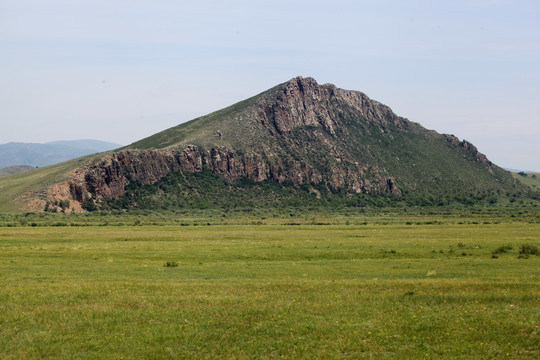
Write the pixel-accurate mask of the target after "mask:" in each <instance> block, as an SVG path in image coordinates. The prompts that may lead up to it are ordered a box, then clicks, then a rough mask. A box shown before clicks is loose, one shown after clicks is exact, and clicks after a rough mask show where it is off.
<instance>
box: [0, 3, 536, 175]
mask: <svg viewBox="0 0 540 360" xmlns="http://www.w3.org/2000/svg"><path fill="white" fill-rule="evenodd" d="M539 18H540V2H539V1H537V0H530V1H527V0H508V1H506V0H468V1H467V0H454V1H435V0H430V1H419V0H418V1H417V0H408V1H402V0H356V1H348V0H334V1H319V0H309V1H304V0H287V1H282V0H272V1H265V0H263V1H253V0H250V1H248V0H230V1H209V0H198V1H196V2H195V1H181V0H180V1H178V0H177V1H173V0H154V1H147V0H145V1H140V0H129V1H127V0H125V1H124V0H107V1H103V0H91V1H89V0H77V1H74V0H47V1H43V0H16V1H15V0H0V79H1V81H0V126H1V127H0V143H7V142H12V141H14V142H39V143H42V142H48V141H54V140H74V139H99V140H104V141H110V142H115V143H119V144H123V145H127V144H129V143H131V142H134V141H136V140H139V139H141V138H144V137H146V136H149V135H152V134H154V133H156V132H158V131H161V130H164V129H167V128H169V127H172V126H175V125H178V124H180V123H182V122H185V121H188V120H191V119H193V118H195V117H198V116H201V115H205V114H208V113H210V112H213V111H215V110H219V109H221V108H223V107H226V106H228V105H232V104H233V103H235V102H238V101H240V100H243V99H245V98H248V97H251V96H253V95H256V94H258V93H260V92H263V91H265V90H267V89H268V88H271V87H273V86H275V85H277V84H280V83H283V82H285V81H288V80H289V79H291V78H293V77H295V76H299V75H300V76H304V77H307V76H311V77H313V78H315V79H316V80H317V82H319V83H320V84H324V83H333V84H335V85H336V86H338V87H340V88H344V89H349V90H359V91H362V92H364V93H366V94H367V95H368V96H369V97H370V98H372V99H375V100H377V101H380V102H382V103H384V104H386V105H388V106H390V107H391V108H392V109H393V110H394V112H395V113H396V114H398V115H400V116H403V117H405V118H408V119H409V120H411V121H415V122H418V123H420V124H422V125H423V126H425V127H426V128H428V129H433V130H436V131H438V132H441V133H448V134H454V135H456V136H457V137H459V138H460V139H467V140H468V141H470V142H472V143H473V144H474V145H476V146H477V148H478V149H479V150H480V151H481V152H482V153H484V154H486V155H487V156H488V158H489V159H490V160H491V161H493V162H494V163H495V164H497V165H499V166H503V167H507V168H513V169H520V170H533V171H540V116H539V114H540V21H538V19H539Z"/></svg>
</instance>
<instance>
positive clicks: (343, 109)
mask: <svg viewBox="0 0 540 360" xmlns="http://www.w3.org/2000/svg"><path fill="white" fill-rule="evenodd" d="M197 173H200V174H206V175H208V176H210V177H214V178H219V179H221V180H220V181H225V183H224V184H226V188H227V189H229V190H228V191H230V189H231V188H234V187H241V186H246V184H250V186H257V184H261V185H262V184H267V183H272V184H279V185H280V186H289V187H292V188H296V189H299V188H303V189H306V193H308V194H313V195H314V196H316V197H320V193H321V191H323V192H328V193H329V194H341V195H343V196H345V197H348V198H350V197H351V196H354V195H355V194H370V195H374V196H385V197H388V196H390V197H398V198H406V197H415V198H418V197H422V198H429V199H431V200H430V201H432V200H433V199H446V200H445V201H450V200H452V199H459V198H464V197H470V196H472V197H476V198H478V199H480V198H487V197H489V196H497V194H502V193H503V192H505V193H508V192H517V191H520V190H521V188H520V185H519V184H518V183H517V182H516V181H515V180H514V179H513V178H512V176H511V175H510V174H509V173H508V172H507V171H505V170H503V169H501V168H499V167H498V166H496V165H494V164H492V163H491V162H490V161H489V160H488V159H487V158H486V156H485V155H483V154H481V153H480V152H478V150H477V149H476V148H475V147H474V146H473V145H472V144H470V143H469V142H467V141H465V140H463V141H460V140H459V139H458V138H456V137H455V136H453V135H443V134H438V133H437V132H435V131H432V130H427V129H425V128H424V127H422V126H421V125H419V124H417V123H414V122H411V121H409V120H407V119H405V118H403V117H400V116H397V115H396V114H394V112H393V111H392V110H391V109H390V108H389V107H387V106H385V105H383V104H381V103H379V102H377V101H374V100H371V99H370V98H369V97H368V96H366V95H365V94H363V93H361V92H358V91H350V90H343V89H339V88H337V87H336V86H334V85H331V84H325V85H319V84H318V83H317V82H316V81H315V80H314V79H313V78H302V77H297V78H294V79H292V80H290V81H288V82H286V83H283V84H280V85H278V86H276V87H274V88H272V89H270V90H267V91H265V92H263V93H261V94H259V95H257V96H254V97H252V98H250V99H247V100H244V101H242V102H239V103H237V104H235V105H232V106H230V107H228V108H225V109H223V110H220V111H216V112H214V113H211V114H209V115H206V116H203V117H200V118H197V119H194V120H191V121H189V122H186V123H183V124H180V125H178V126H175V127H173V128H170V129H167V130H165V131H162V132H160V133H157V134H155V135H152V136H150V137H147V138H145V139H142V140H140V141H137V142H135V143H133V144H131V145H129V146H127V147H125V148H123V149H120V150H118V151H115V152H112V153H107V154H104V155H103V156H100V157H98V158H94V159H92V160H90V161H88V162H87V163H85V164H84V165H83V166H79V167H76V168H75V169H73V170H72V171H71V172H70V173H69V176H68V180H67V181H64V182H60V183H58V184H56V185H54V186H52V187H49V188H48V189H47V190H46V191H45V192H43V193H41V194H39V198H40V200H41V202H45V201H53V200H54V199H58V198H63V199H64V200H70V201H71V202H72V203H73V204H74V208H79V204H86V207H88V206H90V207H92V208H93V206H94V205H95V204H99V203H101V202H103V201H108V199H117V200H118V199H122V201H123V202H122V204H123V206H125V207H129V206H139V205H140V204H143V203H148V202H145V200H144V199H143V198H144V197H146V198H153V199H160V198H161V199H163V198H168V199H170V198H171V196H173V195H171V193H170V191H169V192H168V191H167V189H170V188H169V187H168V186H169V185H170V184H172V183H173V182H174V183H175V185H174V186H175V187H174V189H176V190H175V195H174V196H175V197H182V196H188V195H189V194H191V195H193V194H195V195H197V196H199V195H201V193H203V192H205V188H204V187H202V188H197V189H195V190H193V189H194V187H196V185H195V183H190V181H192V182H193V181H194V180H193V176H192V175H193V174H197ZM170 174H175V176H174V177H171V175H170ZM206 175H205V176H206ZM190 179H191V180H190ZM164 181H165V183H164ZM239 181H241V182H239ZM195 182H196V181H195ZM167 184H169V185H167ZM149 186H150V187H149ZM152 186H153V188H152ZM144 187H146V188H145V189H146V190H145V191H146V192H145V191H142V192H141V190H140V189H142V188H144ZM137 189H139V190H137ZM190 191H191V192H190ZM208 191H209V190H208ZM293 193H294V192H293ZM296 194H297V195H298V194H299V193H296ZM191 195H189V196H191ZM126 196H127V198H126ZM302 196H303V195H302ZM130 199H131V200H130ZM173 203H174V201H173Z"/></svg>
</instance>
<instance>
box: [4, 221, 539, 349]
mask: <svg viewBox="0 0 540 360" xmlns="http://www.w3.org/2000/svg"><path fill="white" fill-rule="evenodd" d="M203 215H204V216H203ZM522 215H526V216H524V217H520V216H516V217H511V216H495V215H494V214H485V213H480V212H475V213H474V214H467V215H466V216H463V215H462V216H459V214H454V215H451V214H450V215H448V214H447V215H441V214H425V215H424V214H415V215H411V216H405V215H403V214H392V213H386V214H385V213H380V214H377V215H375V214H359V213H357V214H347V213H345V214H319V215H318V217H315V215H313V214H309V215H298V214H286V215H284V216H269V217H266V216H263V217H260V216H259V217H256V216H254V215H253V216H247V215H243V216H232V217H229V216H225V217H223V216H217V215H216V214H214V215H212V216H210V215H208V214H197V213H194V214H192V215H191V217H190V215H189V214H178V215H176V218H175V217H174V216H172V215H168V217H166V219H167V221H165V220H163V219H162V218H160V217H159V216H158V215H156V214H152V215H149V216H146V217H143V216H131V215H127V216H125V215H124V217H122V216H118V217H115V216H113V215H111V214H109V215H107V216H103V217H101V220H99V219H100V217H99V216H93V217H89V218H87V222H86V223H83V221H82V220H81V219H83V217H82V216H80V215H77V214H72V215H67V214H66V215H63V216H59V215H58V216H57V217H56V218H55V217H50V215H47V216H45V217H43V218H42V219H46V220H47V221H48V223H47V222H41V223H40V222H39V221H38V220H37V219H38V218H40V216H41V215H39V216H38V215H35V214H26V216H24V215H21V216H20V217H17V216H11V217H10V216H6V217H4V218H3V219H4V220H3V222H0V223H1V224H3V225H4V226H3V227H0V277H1V278H2V287H1V288H0V358H2V359H42V358H49V359H73V358H77V359H105V358H106V359H167V358H172V359H216V358H227V359H230V358H234V359H258V358H261V359H273V358H289V359H291V358H305V359H314V358H326V359H346V358H350V359H353V358H354V359H356V358H399V359H403V358H423V359H428V358H441V359H449V358H455V359H472V358H474V359H494V358H508V359H537V358H538V357H539V356H540V353H539V344H540V343H539V339H540V305H539V304H540V256H535V255H534V254H530V255H528V256H523V254H522V255H521V256H520V254H519V252H520V247H521V246H522V245H524V244H530V245H532V247H534V246H536V247H540V235H539V234H540V222H539V221H538V215H537V212H536V213H534V212H533V213H530V212H529V213H523V214H522ZM23 217H24V218H27V219H30V220H29V221H28V222H26V223H21V219H22V218H23ZM33 217H36V218H33ZM106 218H107V219H110V223H109V225H117V226H96V225H93V224H99V225H105V224H102V223H101V221H103V219H106ZM58 219H63V220H58ZM89 219H90V220H89ZM92 219H94V222H92V221H91V220H92ZM115 219H116V220H115ZM118 219H123V220H122V221H120V220H118ZM148 219H154V220H152V221H155V223H156V224H160V225H159V226H158V225H142V224H144V223H147V222H148V221H149V220H148ZM155 219H158V220H155ZM159 219H161V220H159ZM255 220H257V221H255ZM43 221H45V220H43ZM128 221H129V222H130V224H131V221H134V223H137V224H139V225H138V226H135V225H133V224H132V225H126V223H127V222H128ZM10 224H11V225H10ZM47 224H52V225H57V226H45V225H47ZM208 224H210V225H208ZM58 225H61V226H58ZM65 225H71V226H65ZM75 225H87V226H75ZM141 225H142V226H141ZM181 225H184V226H181ZM195 225H197V226H195ZM167 265H168V266H167Z"/></svg>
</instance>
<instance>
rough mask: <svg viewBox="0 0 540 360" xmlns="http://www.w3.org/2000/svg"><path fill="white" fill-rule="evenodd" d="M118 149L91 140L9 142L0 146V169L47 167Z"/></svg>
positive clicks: (107, 143) (108, 143)
mask: <svg viewBox="0 0 540 360" xmlns="http://www.w3.org/2000/svg"><path fill="white" fill-rule="evenodd" d="M119 147H122V145H120V144H115V143H111V142H106V141H100V140H92V139H85V140H60V141H51V142H47V143H24V142H9V143H6V144H0V169H2V168H5V167H8V166H14V165H28V166H32V167H42V166H48V165H53V164H57V163H60V162H63V161H67V160H71V159H75V158H78V157H80V156H84V155H90V154H95V153H99V152H103V151H108V150H113V149H117V148H119Z"/></svg>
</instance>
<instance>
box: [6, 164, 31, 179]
mask: <svg viewBox="0 0 540 360" xmlns="http://www.w3.org/2000/svg"><path fill="white" fill-rule="evenodd" d="M33 168H34V167H33V166H29V165H13V166H7V167H5V168H2V169H0V177H2V176H8V175H13V174H17V173H20V172H23V171H27V170H32V169H33Z"/></svg>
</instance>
